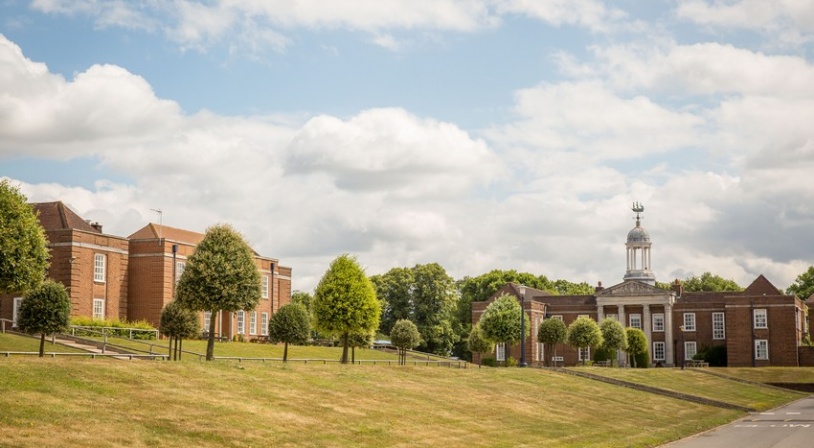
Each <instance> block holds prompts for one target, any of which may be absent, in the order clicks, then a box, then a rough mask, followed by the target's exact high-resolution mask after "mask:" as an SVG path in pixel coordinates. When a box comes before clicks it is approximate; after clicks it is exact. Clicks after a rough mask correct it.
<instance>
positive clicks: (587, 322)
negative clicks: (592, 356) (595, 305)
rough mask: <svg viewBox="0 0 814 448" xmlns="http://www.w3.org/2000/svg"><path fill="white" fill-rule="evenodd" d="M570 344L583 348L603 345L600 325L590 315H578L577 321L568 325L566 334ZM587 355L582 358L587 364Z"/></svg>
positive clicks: (583, 362)
mask: <svg viewBox="0 0 814 448" xmlns="http://www.w3.org/2000/svg"><path fill="white" fill-rule="evenodd" d="M566 340H567V342H568V345H570V346H572V347H574V348H576V349H577V350H581V349H584V348H588V347H598V346H600V345H602V332H601V331H600V330H599V325H597V324H596V322H594V320H593V319H591V318H590V317H585V316H582V317H578V318H577V319H576V320H575V321H573V322H571V325H569V326H568V335H567V336H566ZM585 358H587V357H583V358H582V364H583V365H584V364H585V361H586V359H585Z"/></svg>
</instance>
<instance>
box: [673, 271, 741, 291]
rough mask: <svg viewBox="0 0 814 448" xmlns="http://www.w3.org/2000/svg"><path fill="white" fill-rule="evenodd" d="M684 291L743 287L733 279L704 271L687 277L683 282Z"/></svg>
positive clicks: (728, 289) (738, 288)
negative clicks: (698, 274)
mask: <svg viewBox="0 0 814 448" xmlns="http://www.w3.org/2000/svg"><path fill="white" fill-rule="evenodd" d="M682 285H683V286H684V291H691V292H700V291H733V292H737V291H743V288H742V287H741V286H740V285H739V284H737V283H735V281H734V280H729V279H725V278H723V277H721V276H720V275H713V274H712V273H710V272H704V273H703V274H701V275H700V276H692V277H687V278H686V279H685V280H684V281H683V282H682Z"/></svg>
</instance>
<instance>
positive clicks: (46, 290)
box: [17, 280, 71, 357]
mask: <svg viewBox="0 0 814 448" xmlns="http://www.w3.org/2000/svg"><path fill="white" fill-rule="evenodd" d="M70 324H71V299H70V298H68V292H67V291H65V287H64V286H63V285H62V283H57V282H54V281H52V280H45V281H44V282H43V283H42V284H40V286H38V287H37V288H36V289H33V290H31V291H29V292H28V293H26V295H25V296H24V297H23V301H22V302H20V309H19V311H18V314H17V328H19V329H20V331H22V332H23V333H26V334H39V335H40V357H42V356H43V354H44V353H45V335H48V334H51V333H57V332H60V331H66V330H67V329H68V327H69V326H70Z"/></svg>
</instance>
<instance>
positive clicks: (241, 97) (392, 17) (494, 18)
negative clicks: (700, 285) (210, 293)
mask: <svg viewBox="0 0 814 448" xmlns="http://www.w3.org/2000/svg"><path fill="white" fill-rule="evenodd" d="M812 119H814V2H811V1H810V0H774V1H771V2H767V1H764V0H686V1H658V0H618V1H613V2H610V1H607V2H604V1H601V0H502V1H498V0H341V1H339V0H337V1H330V2H326V1H319V0H211V1H204V2H195V1H190V0H174V1H161V0H147V1H140V2H130V1H123V0H112V1H105V0H34V1H23V0H0V177H6V178H9V179H11V181H12V183H13V184H15V185H19V187H20V189H21V190H22V192H23V193H24V194H25V195H26V196H27V197H28V198H29V200H30V201H32V202H45V201H63V202H64V203H66V204H67V205H68V206H69V207H71V209H73V210H74V211H75V212H77V213H78V214H79V215H80V216H82V217H84V218H86V219H90V220H93V221H98V222H100V223H101V224H102V225H103V226H104V227H103V229H104V232H105V233H110V234H114V235H120V236H128V235H130V234H131V233H133V232H135V231H136V230H138V229H139V228H141V227H143V226H144V225H146V224H147V223H149V222H159V220H160V221H161V222H162V223H163V224H165V225H168V226H173V227H178V228H183V229H188V230H193V231H198V232H203V231H205V229H206V228H207V227H209V226H211V225H214V224H218V223H229V224H231V225H233V226H234V227H235V228H236V229H238V230H239V231H240V232H242V233H243V235H244V236H245V237H246V239H247V241H248V242H249V243H250V244H251V245H252V247H253V248H254V249H255V250H256V251H257V252H259V253H260V254H262V255H265V256H268V257H273V258H278V259H279V260H280V263H281V264H282V265H285V266H290V267H292V268H293V288H294V289H296V290H302V291H311V290H313V288H314V287H315V286H316V284H317V283H318V282H319V279H320V278H321V276H322V275H323V274H324V272H325V271H326V269H327V268H328V265H329V264H330V262H331V261H332V260H333V259H334V258H336V257H337V256H338V255H340V254H342V253H350V254H352V255H355V256H356V257H357V259H358V261H359V263H360V264H361V265H362V266H363V267H364V268H365V270H366V272H367V273H368V274H369V275H375V274H382V273H384V272H387V271H388V270H389V269H391V268H394V267H410V266H414V265H416V264H424V263H434V262H437V263H440V264H441V265H442V266H443V267H444V268H445V269H446V270H447V272H448V273H449V274H450V275H451V276H452V277H454V278H456V279H461V278H463V277H465V276H477V275H480V274H483V273H485V272H488V271H490V270H492V269H517V270H519V271H525V272H531V273H534V274H537V275H539V274H544V275H546V276H547V277H549V278H551V279H560V278H562V279H567V280H570V281H574V282H582V281H586V282H588V283H590V284H596V283H597V282H598V281H602V282H603V283H604V284H605V285H606V286H608V285H612V284H616V283H619V282H621V281H622V276H623V275H624V273H625V241H626V235H627V232H628V231H629V230H630V229H631V228H633V226H634V225H635V223H634V213H633V212H632V211H631V206H632V204H633V203H634V202H640V203H642V204H643V205H644V207H645V212H644V213H643V220H642V225H643V226H644V227H645V228H646V229H647V230H648V232H649V233H650V236H651V239H652V242H653V248H652V263H653V271H654V273H655V275H656V278H657V280H659V281H664V282H668V281H671V280H672V279H675V278H686V277H688V276H692V275H700V274H702V273H703V272H707V271H709V272H712V273H714V274H718V275H721V276H723V277H725V278H730V279H733V280H735V281H737V282H738V283H740V284H741V285H743V286H746V285H748V284H749V283H750V282H751V281H752V280H754V279H755V278H756V277H757V276H758V275H759V274H764V275H765V276H766V277H767V278H768V279H769V280H770V281H772V282H773V283H774V284H775V285H776V286H778V287H779V288H782V289H785V288H786V287H787V286H788V285H790V284H791V283H792V282H793V281H794V279H795V278H796V276H797V275H799V274H800V273H802V272H804V271H805V270H806V269H807V268H808V267H809V266H810V265H812V264H814V250H813V249H814V231H812V228H814V185H813V184H812V183H811V181H810V179H811V174H810V173H811V172H812V171H814V121H813V120H812ZM153 210H161V214H160V215H159V214H158V213H156V212H155V211H153Z"/></svg>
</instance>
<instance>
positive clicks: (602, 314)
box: [596, 305, 605, 322]
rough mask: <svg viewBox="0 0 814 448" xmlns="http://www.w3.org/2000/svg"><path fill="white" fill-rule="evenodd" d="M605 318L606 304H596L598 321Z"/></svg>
mask: <svg viewBox="0 0 814 448" xmlns="http://www.w3.org/2000/svg"><path fill="white" fill-rule="evenodd" d="M604 318H605V306H604V305H597V306H596V321H597V322H602V319H604Z"/></svg>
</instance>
